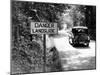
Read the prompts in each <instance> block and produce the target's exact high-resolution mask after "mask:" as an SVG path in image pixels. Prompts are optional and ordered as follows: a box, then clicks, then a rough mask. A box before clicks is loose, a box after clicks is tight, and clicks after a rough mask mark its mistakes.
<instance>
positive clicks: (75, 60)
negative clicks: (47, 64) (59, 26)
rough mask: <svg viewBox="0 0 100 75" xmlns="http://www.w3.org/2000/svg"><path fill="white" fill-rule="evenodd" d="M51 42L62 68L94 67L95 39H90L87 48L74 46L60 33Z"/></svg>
mask: <svg viewBox="0 0 100 75" xmlns="http://www.w3.org/2000/svg"><path fill="white" fill-rule="evenodd" d="M53 42H54V45H55V47H56V48H57V50H58V52H59V57H60V59H61V64H62V67H63V69H64V70H78V69H95V41H90V44H89V47H88V48H85V47H83V48H82V47H79V48H74V47H73V46H71V45H70V44H69V40H68V38H67V37H66V36H62V35H61V36H60V37H55V38H54V39H53Z"/></svg>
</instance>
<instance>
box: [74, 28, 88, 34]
mask: <svg viewBox="0 0 100 75" xmlns="http://www.w3.org/2000/svg"><path fill="white" fill-rule="evenodd" d="M72 33H73V34H80V33H85V34H88V29H84V28H73V29H72Z"/></svg>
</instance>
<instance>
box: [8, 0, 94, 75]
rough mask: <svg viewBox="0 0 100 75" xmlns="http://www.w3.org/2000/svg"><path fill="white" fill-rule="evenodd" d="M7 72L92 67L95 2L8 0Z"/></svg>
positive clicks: (18, 74)
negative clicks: (8, 65)
mask: <svg viewBox="0 0 100 75" xmlns="http://www.w3.org/2000/svg"><path fill="white" fill-rule="evenodd" d="M10 17H11V25H10V27H11V32H10V33H11V40H10V42H11V49H10V50H11V53H10V58H11V59H10V61H11V63H10V68H11V71H10V73H11V75H21V74H34V73H51V72H67V71H80V70H95V69H96V6H95V5H82V4H69V3H52V2H36V1H19V0H11V16H10Z"/></svg>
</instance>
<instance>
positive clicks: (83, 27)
mask: <svg viewBox="0 0 100 75" xmlns="http://www.w3.org/2000/svg"><path fill="white" fill-rule="evenodd" d="M73 28H82V29H88V28H87V27H86V26H74V27H73Z"/></svg>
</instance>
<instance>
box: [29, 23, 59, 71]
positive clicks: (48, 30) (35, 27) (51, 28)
mask: <svg viewBox="0 0 100 75" xmlns="http://www.w3.org/2000/svg"><path fill="white" fill-rule="evenodd" d="M30 27H31V28H30V29H31V34H43V40H44V43H43V46H44V72H46V68H45V66H46V34H57V33H58V29H57V23H52V22H31V26H30Z"/></svg>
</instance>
